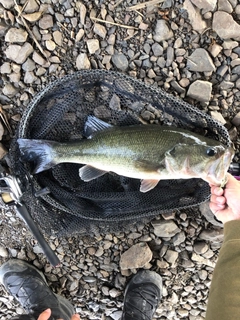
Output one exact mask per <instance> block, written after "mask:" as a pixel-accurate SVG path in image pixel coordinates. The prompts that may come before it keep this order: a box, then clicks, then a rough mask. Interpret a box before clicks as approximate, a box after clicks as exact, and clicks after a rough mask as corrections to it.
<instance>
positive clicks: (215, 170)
mask: <svg viewBox="0 0 240 320" xmlns="http://www.w3.org/2000/svg"><path fill="white" fill-rule="evenodd" d="M233 156H234V150H233V148H231V147H229V148H227V149H226V150H225V151H224V153H223V154H222V155H221V156H220V157H219V158H218V159H217V160H215V161H214V162H213V163H212V164H211V165H210V167H209V170H208V173H207V181H208V182H209V183H212V184H214V185H218V186H222V185H223V184H225V182H226V181H225V179H226V175H227V171H228V169H229V166H230V163H231V161H232V158H233Z"/></svg>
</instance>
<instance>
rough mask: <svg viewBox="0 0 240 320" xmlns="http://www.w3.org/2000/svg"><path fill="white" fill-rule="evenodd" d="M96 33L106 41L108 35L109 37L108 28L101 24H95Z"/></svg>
mask: <svg viewBox="0 0 240 320" xmlns="http://www.w3.org/2000/svg"><path fill="white" fill-rule="evenodd" d="M93 31H94V33H96V34H97V35H98V36H99V37H101V38H103V39H105V38H106V35H107V30H106V28H105V27H104V26H103V25H101V24H99V23H95V25H94V28H93Z"/></svg>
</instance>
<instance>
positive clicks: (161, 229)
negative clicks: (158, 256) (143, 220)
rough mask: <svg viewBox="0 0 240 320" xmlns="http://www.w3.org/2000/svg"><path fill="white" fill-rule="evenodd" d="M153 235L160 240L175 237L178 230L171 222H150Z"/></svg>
mask: <svg viewBox="0 0 240 320" xmlns="http://www.w3.org/2000/svg"><path fill="white" fill-rule="evenodd" d="M152 225H153V228H154V234H155V235H156V236H158V237H160V238H168V237H173V236H175V235H176V234H177V233H178V232H180V229H179V228H178V226H177V225H176V224H175V222H174V221H173V220H167V221H165V220H157V221H153V222H152Z"/></svg>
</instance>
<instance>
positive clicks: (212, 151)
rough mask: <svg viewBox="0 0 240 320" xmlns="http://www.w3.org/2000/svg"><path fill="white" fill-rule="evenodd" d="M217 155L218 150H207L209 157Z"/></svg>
mask: <svg viewBox="0 0 240 320" xmlns="http://www.w3.org/2000/svg"><path fill="white" fill-rule="evenodd" d="M215 154H216V150H214V149H212V148H208V149H207V155H208V156H209V157H213V156H215Z"/></svg>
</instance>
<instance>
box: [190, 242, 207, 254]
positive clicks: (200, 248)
mask: <svg viewBox="0 0 240 320" xmlns="http://www.w3.org/2000/svg"><path fill="white" fill-rule="evenodd" d="M193 249H194V251H195V252H196V253H197V254H203V253H205V252H206V251H207V250H208V245H207V243H206V242H203V241H199V242H197V243H195V244H194V246H193Z"/></svg>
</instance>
